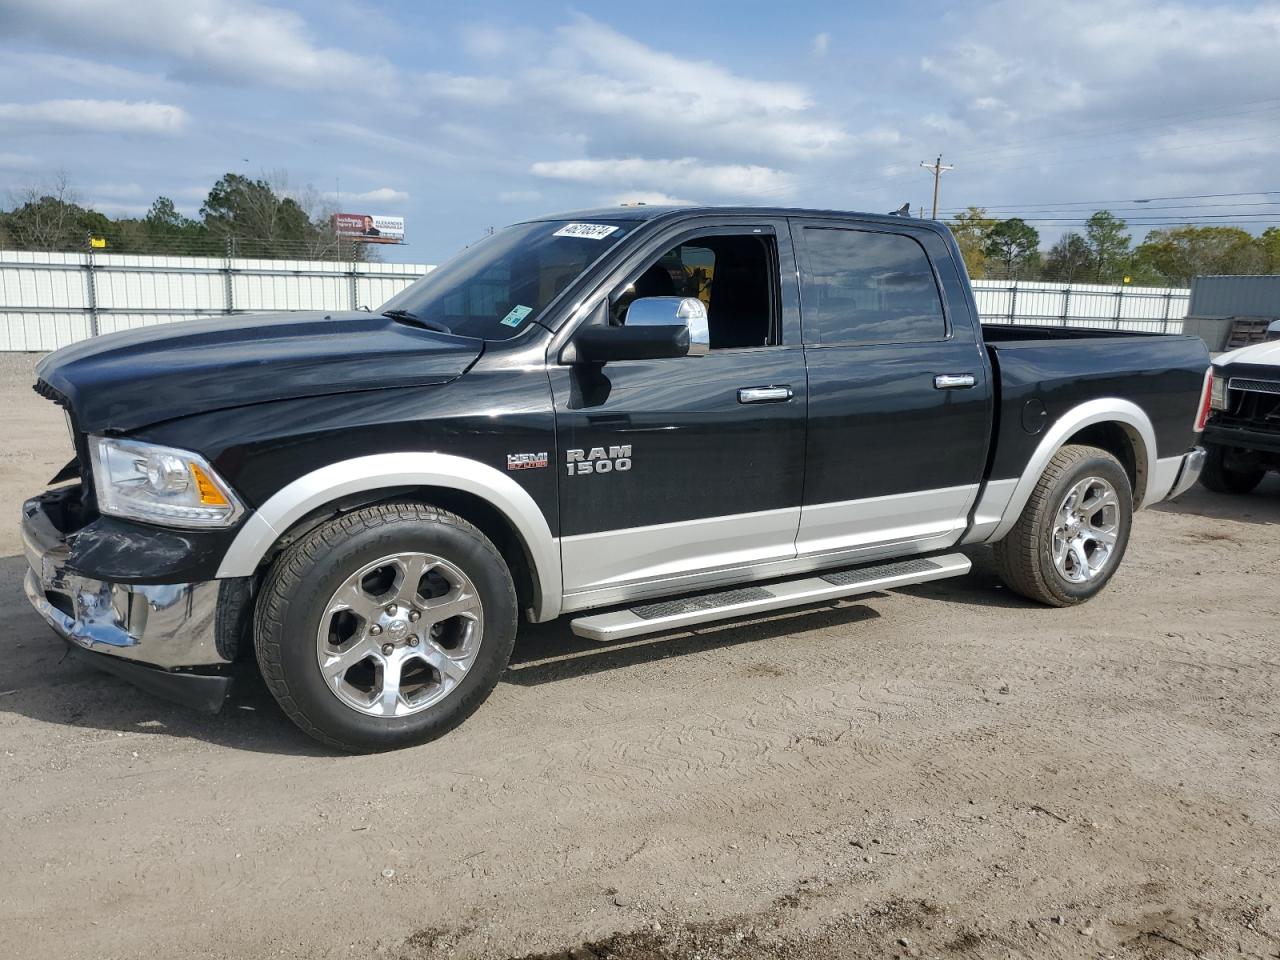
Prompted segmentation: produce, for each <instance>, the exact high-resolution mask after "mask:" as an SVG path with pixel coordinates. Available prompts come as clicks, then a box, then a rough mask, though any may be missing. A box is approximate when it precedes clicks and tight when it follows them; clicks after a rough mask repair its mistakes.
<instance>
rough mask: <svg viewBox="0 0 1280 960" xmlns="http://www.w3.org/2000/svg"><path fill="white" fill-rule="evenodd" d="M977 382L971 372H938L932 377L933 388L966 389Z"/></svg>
mask: <svg viewBox="0 0 1280 960" xmlns="http://www.w3.org/2000/svg"><path fill="white" fill-rule="evenodd" d="M977 382H978V378H977V377H975V376H974V375H973V374H972V373H940V374H938V375H937V376H936V377H934V378H933V389H935V390H967V389H969V388H970V387H972V386H973V385H974V384H975V383H977Z"/></svg>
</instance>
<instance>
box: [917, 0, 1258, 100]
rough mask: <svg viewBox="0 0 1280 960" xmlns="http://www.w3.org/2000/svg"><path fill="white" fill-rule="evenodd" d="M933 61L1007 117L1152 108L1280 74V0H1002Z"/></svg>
mask: <svg viewBox="0 0 1280 960" xmlns="http://www.w3.org/2000/svg"><path fill="white" fill-rule="evenodd" d="M964 24H965V26H964V28H963V29H962V30H958V31H956V32H955V34H954V37H955V39H954V40H953V41H952V42H951V43H950V44H949V45H947V46H946V47H945V48H944V49H943V50H942V51H940V52H939V53H936V54H933V55H930V56H927V57H925V58H924V59H923V60H922V61H921V68H922V70H923V71H924V72H925V73H927V74H930V75H932V76H933V77H935V78H937V79H940V80H945V81H946V84H947V89H948V90H950V91H953V92H954V93H955V94H956V95H958V99H959V100H960V101H961V104H960V105H959V109H960V110H961V112H966V109H965V107H964V106H963V104H964V103H965V102H967V104H968V105H969V108H971V109H972V110H976V111H983V112H987V113H989V114H991V115H993V117H995V118H998V119H1000V120H1001V121H1003V122H1004V123H1008V124H1011V123H1014V122H1016V121H1018V120H1025V119H1029V118H1030V119H1034V118H1037V117H1046V116H1054V115H1061V116H1069V115H1072V114H1074V115H1080V116H1088V118H1089V119H1091V120H1094V121H1096V119H1097V117H1098V116H1099V115H1104V116H1105V115H1107V114H1111V115H1123V116H1127V117H1142V116H1150V115H1151V111H1152V109H1153V105H1161V104H1168V103H1178V104H1179V106H1181V107H1182V108H1183V109H1189V108H1191V107H1194V106H1195V104H1196V103H1197V102H1198V103H1203V104H1206V105H1218V106H1221V105H1222V104H1231V103H1238V102H1240V101H1241V100H1248V99H1251V97H1250V96H1249V95H1248V94H1249V93H1250V92H1251V91H1260V90H1274V89H1276V88H1277V87H1278V86H1280V57H1277V56H1276V50H1277V49H1278V48H1280V5H1277V4H1274V3H1263V4H1259V5H1257V6H1253V7H1247V6H1220V5H1195V6H1193V5H1190V4H1186V3H1180V2H1172V3H1171V2H1167V0H1131V2H1127V3H1122V4H1116V3H1112V2H1109V0H1078V2H1075V3H1069V4H1063V3H1059V2H1051V0H1002V2H998V3H994V4H991V5H989V6H987V7H985V8H983V9H982V10H981V11H978V12H976V13H973V14H969V13H966V14H965V19H964Z"/></svg>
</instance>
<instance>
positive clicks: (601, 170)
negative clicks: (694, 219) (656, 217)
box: [530, 157, 792, 197]
mask: <svg viewBox="0 0 1280 960" xmlns="http://www.w3.org/2000/svg"><path fill="white" fill-rule="evenodd" d="M530 172H532V173H533V174H535V175H536V176H539V177H551V178H555V179H558V180H572V181H575V182H577V183H592V184H605V185H608V186H617V187H625V188H628V189H630V190H632V191H635V190H657V191H660V192H664V193H665V190H663V189H662V188H664V187H671V188H675V189H680V190H691V191H694V192H698V191H703V190H705V191H709V192H711V193H717V194H721V195H723V196H728V197H763V196H772V195H778V194H782V195H785V194H788V193H790V192H791V189H792V177H791V176H790V175H789V174H787V173H785V172H783V171H781V170H775V169H773V168H771V167H762V166H754V165H747V164H736V163H729V164H707V163H703V162H701V161H700V160H698V159H697V158H695V157H682V158H680V159H678V160H646V159H643V158H640V157H623V158H616V159H608V160H593V159H584V160H549V161H540V162H538V163H535V164H534V165H533V166H532V167H531V168H530Z"/></svg>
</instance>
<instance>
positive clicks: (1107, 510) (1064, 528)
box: [995, 444, 1133, 607]
mask: <svg viewBox="0 0 1280 960" xmlns="http://www.w3.org/2000/svg"><path fill="white" fill-rule="evenodd" d="M1132 522H1133V491H1132V489H1131V488H1130V485H1129V476H1128V474H1126V473H1125V472H1124V468H1123V467H1122V466H1120V462H1119V461H1118V460H1116V458H1115V457H1113V456H1112V455H1111V454H1109V453H1107V452H1106V451H1105V450H1100V449H1098V448H1097V447H1087V446H1083V445H1080V444H1071V445H1069V446H1065V447H1063V448H1062V449H1061V450H1059V451H1058V452H1057V453H1056V454H1054V456H1053V459H1052V460H1050V461H1049V465H1048V466H1047V467H1046V468H1045V471H1044V473H1043V474H1042V475H1041V477H1040V480H1039V482H1037V483H1036V486H1035V489H1034V490H1033V491H1032V492H1031V497H1030V498H1029V499H1028V500H1027V504H1026V506H1025V507H1023V510H1022V515H1021V516H1020V517H1018V522H1017V523H1016V524H1014V526H1013V529H1012V530H1010V531H1009V533H1008V535H1006V536H1005V538H1004V539H1003V540H1001V541H1000V542H999V543H997V544H996V545H995V554H996V567H997V569H998V570H999V573H1000V578H1001V579H1002V580H1003V581H1004V582H1005V584H1006V585H1007V586H1008V587H1009V589H1011V590H1013V591H1015V592H1017V593H1020V594H1022V596H1024V597H1027V598H1028V599H1031V600H1035V601H1037V602H1039V603H1044V604H1047V605H1049V606H1052V607H1066V606H1070V605H1072V604H1076V603H1083V602H1084V601H1085V600H1088V599H1089V598H1090V597H1092V596H1094V595H1095V594H1096V593H1098V592H1099V591H1100V590H1102V588H1103V587H1105V586H1106V585H1107V583H1108V582H1109V581H1110V580H1111V577H1112V576H1113V575H1114V574H1115V572H1116V569H1117V568H1118V567H1119V566H1120V561H1121V560H1122V559H1123V557H1124V551H1125V548H1126V547H1127V546H1128V544H1129V529H1130V526H1131V525H1132Z"/></svg>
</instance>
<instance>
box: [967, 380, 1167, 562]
mask: <svg viewBox="0 0 1280 960" xmlns="http://www.w3.org/2000/svg"><path fill="white" fill-rule="evenodd" d="M1069 443H1090V444H1092V445H1093V446H1097V447H1100V448H1101V449H1103V450H1107V451H1108V452H1109V453H1112V454H1113V455H1114V456H1115V457H1116V459H1118V460H1119V461H1120V462H1121V464H1125V463H1126V462H1130V463H1132V467H1131V468H1130V467H1126V468H1125V469H1126V470H1130V469H1131V470H1132V472H1131V473H1130V474H1129V477H1130V481H1131V483H1132V485H1133V503H1134V507H1135V509H1136V508H1137V507H1139V506H1141V505H1142V503H1143V502H1144V501H1145V500H1146V499H1147V488H1148V487H1149V486H1150V484H1151V483H1152V481H1153V480H1154V479H1155V473H1156V467H1157V464H1156V432H1155V427H1154V426H1153V425H1152V423H1151V418H1150V417H1148V416H1147V414H1146V411H1144V410H1143V409H1142V408H1141V407H1139V406H1138V405H1137V404H1136V403H1134V402H1133V401H1132V400H1125V399H1124V398H1122V397H1099V398H1097V399H1096V400H1088V401H1086V402H1084V403H1082V404H1079V405H1078V406H1075V407H1072V408H1071V409H1070V410H1067V411H1065V412H1064V413H1063V414H1062V415H1061V416H1060V417H1058V419H1057V420H1056V421H1055V422H1054V423H1053V425H1052V426H1050V427H1049V429H1048V430H1047V431H1046V432H1045V434H1044V436H1043V437H1042V438H1041V440H1040V443H1039V445H1038V446H1037V447H1036V449H1035V450H1034V451H1033V452H1032V454H1031V456H1030V458H1029V459H1028V461H1027V463H1026V466H1025V467H1024V469H1023V471H1022V474H1021V476H1019V477H1018V478H1017V479H1016V480H1015V481H1013V489H1012V491H1011V492H1010V493H1008V494H1007V496H1008V500H1007V501H1005V502H1004V505H1003V509H1002V511H1001V515H1000V520H999V522H998V523H997V524H996V526H995V528H994V529H993V530H991V532H990V533H987V534H985V536H984V537H983V539H984V540H985V541H986V542H994V541H996V540H999V539H1000V538H1002V537H1003V536H1004V535H1005V534H1006V533H1008V532H1009V531H1010V530H1011V529H1012V528H1013V525H1014V524H1015V523H1016V522H1017V520H1018V517H1019V516H1020V515H1021V513H1022V509H1023V507H1025V506H1026V503H1027V500H1028V499H1029V498H1030V497H1031V492H1032V490H1034V489H1035V486H1036V484H1037V483H1038V482H1039V480H1040V476H1041V475H1042V474H1043V473H1044V469H1045V467H1046V466H1048V464H1049V461H1050V460H1051V459H1052V458H1053V456H1054V454H1056V453H1057V452H1058V451H1059V450H1061V449H1062V448H1063V447H1064V446H1066V445H1067V444H1069ZM1001 499H1003V497H1001Z"/></svg>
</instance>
